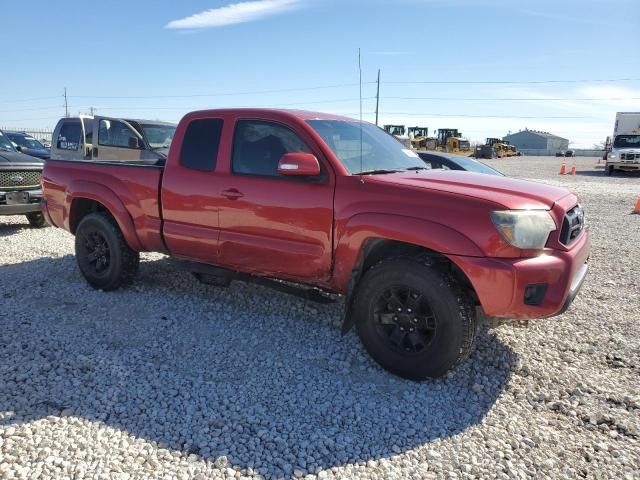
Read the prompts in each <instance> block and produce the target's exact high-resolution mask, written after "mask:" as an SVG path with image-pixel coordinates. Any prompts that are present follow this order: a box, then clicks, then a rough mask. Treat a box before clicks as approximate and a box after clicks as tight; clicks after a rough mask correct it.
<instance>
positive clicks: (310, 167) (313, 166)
mask: <svg viewBox="0 0 640 480" xmlns="http://www.w3.org/2000/svg"><path fill="white" fill-rule="evenodd" d="M278 173H279V174H280V175H293V176H298V177H316V176H318V175H320V163H319V162H318V159H317V158H316V157H315V155H312V154H310V153H301V152H297V153H286V154H284V155H283V156H282V158H281V159H280V162H278Z"/></svg>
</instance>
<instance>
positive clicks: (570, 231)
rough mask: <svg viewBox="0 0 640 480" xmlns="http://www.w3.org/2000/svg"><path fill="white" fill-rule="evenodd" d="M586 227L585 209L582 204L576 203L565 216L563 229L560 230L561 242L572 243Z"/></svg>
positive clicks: (564, 243)
mask: <svg viewBox="0 0 640 480" xmlns="http://www.w3.org/2000/svg"><path fill="white" fill-rule="evenodd" d="M583 229H584V211H583V210H582V207H581V206H580V205H576V206H575V207H573V208H572V209H571V210H569V211H568V212H567V213H566V215H565V216H564V221H563V222H562V230H561V232H560V242H561V243H562V244H563V245H567V246H568V245H570V244H571V243H572V242H573V241H574V240H575V239H576V238H578V236H579V235H580V232H582V230H583Z"/></svg>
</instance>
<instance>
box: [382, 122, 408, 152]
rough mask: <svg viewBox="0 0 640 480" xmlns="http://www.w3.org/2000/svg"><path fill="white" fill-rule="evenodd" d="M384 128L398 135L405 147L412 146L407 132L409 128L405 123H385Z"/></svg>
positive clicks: (395, 135)
mask: <svg viewBox="0 0 640 480" xmlns="http://www.w3.org/2000/svg"><path fill="white" fill-rule="evenodd" d="M384 130H385V131H386V132H387V133H388V134H390V135H393V136H394V137H396V138H397V139H398V140H399V141H400V143H402V144H403V145H404V146H405V147H407V148H411V140H410V139H409V137H408V136H407V134H406V131H407V129H406V127H405V126H404V125H385V126H384Z"/></svg>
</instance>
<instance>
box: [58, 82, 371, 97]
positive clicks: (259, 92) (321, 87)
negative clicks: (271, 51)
mask: <svg viewBox="0 0 640 480" xmlns="http://www.w3.org/2000/svg"><path fill="white" fill-rule="evenodd" d="M374 83H376V82H363V84H366V85H369V84H374ZM358 85H360V84H359V83H340V84H333V85H320V86H315V87H301V88H282V89H277V90H254V91H245V92H223V93H197V94H190V95H131V96H105V95H70V96H69V98H96V99H142V98H198V97H232V96H237V95H261V94H267V93H285V92H306V91H311V90H323V89H330V88H342V87H357V86H358Z"/></svg>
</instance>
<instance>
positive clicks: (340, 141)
mask: <svg viewBox="0 0 640 480" xmlns="http://www.w3.org/2000/svg"><path fill="white" fill-rule="evenodd" d="M307 123H308V124H309V125H310V126H311V128H313V129H314V130H315V131H316V132H317V133H318V135H320V136H321V137H322V139H323V140H324V141H325V143H326V144H327V145H328V146H329V148H330V149H331V150H332V151H333V153H334V154H335V156H336V157H338V159H339V160H340V162H342V164H343V165H344V167H345V168H346V169H347V170H348V171H349V173H352V174H358V173H361V172H371V171H377V172H391V171H401V170H407V169H409V168H412V167H420V168H421V169H422V168H424V162H423V161H422V160H420V157H418V155H416V154H415V153H414V152H413V151H411V150H408V149H406V148H405V147H404V145H402V144H401V143H400V142H399V141H398V140H396V139H395V138H394V137H392V136H391V135H389V134H388V133H386V132H385V131H384V130H382V129H381V128H378V127H376V126H375V125H372V124H370V123H364V122H363V123H362V124H360V123H359V122H355V121H354V122H349V121H345V120H307ZM361 131H362V146H361V145H360V132H361ZM360 152H362V162H360Z"/></svg>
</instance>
